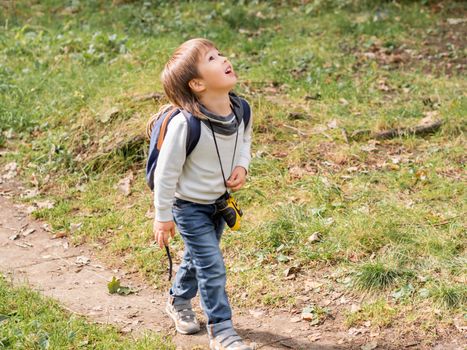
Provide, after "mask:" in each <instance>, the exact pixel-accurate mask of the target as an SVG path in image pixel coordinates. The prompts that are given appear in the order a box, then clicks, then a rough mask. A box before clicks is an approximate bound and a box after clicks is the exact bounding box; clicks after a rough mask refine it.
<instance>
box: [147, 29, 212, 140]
mask: <svg viewBox="0 0 467 350" xmlns="http://www.w3.org/2000/svg"><path fill="white" fill-rule="evenodd" d="M214 47H215V45H214V43H213V42H211V41H209V40H207V39H202V38H197V39H191V40H188V41H185V42H184V43H183V44H182V45H180V46H179V47H178V48H177V49H176V50H175V52H174V54H173V55H172V57H171V58H170V59H169V61H168V62H167V63H166V64H165V67H164V70H163V71H162V74H161V80H162V85H163V87H164V92H165V95H166V96H167V98H168V100H169V102H170V103H169V104H165V105H163V106H162V107H161V108H160V109H159V112H157V113H156V114H155V115H153V116H152V117H151V118H150V119H149V121H148V123H147V126H146V135H147V136H148V138H150V137H151V131H152V127H153V124H154V122H155V121H156V120H157V119H158V118H159V117H160V116H161V115H162V114H164V112H167V111H168V110H170V109H172V108H181V109H184V110H186V111H188V112H190V113H191V114H192V115H194V116H196V117H198V118H204V115H203V114H202V113H201V111H200V102H199V100H198V97H197V96H196V95H195V93H194V92H193V91H192V90H191V88H190V86H189V85H188V83H189V82H190V81H191V80H192V79H196V78H199V77H200V74H199V72H198V68H197V64H198V62H199V59H200V58H201V55H203V54H204V53H205V52H206V51H207V50H209V49H212V48H214Z"/></svg>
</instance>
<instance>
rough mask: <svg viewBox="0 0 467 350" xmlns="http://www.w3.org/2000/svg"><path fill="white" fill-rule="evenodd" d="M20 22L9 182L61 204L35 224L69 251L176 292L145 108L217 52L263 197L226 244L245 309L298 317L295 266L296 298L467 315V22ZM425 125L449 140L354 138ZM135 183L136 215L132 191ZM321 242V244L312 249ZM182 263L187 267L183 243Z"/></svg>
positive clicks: (275, 15) (294, 14) (8, 121)
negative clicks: (332, 286) (305, 295)
mask: <svg viewBox="0 0 467 350" xmlns="http://www.w3.org/2000/svg"><path fill="white" fill-rule="evenodd" d="M15 4H16V5H15V7H11V6H10V5H7V7H6V8H5V9H4V11H0V28H1V29H0V62H1V63H0V92H1V93H0V147H6V148H8V149H11V150H12V153H10V154H7V155H6V156H3V157H0V163H1V164H5V163H7V162H10V161H16V162H18V164H19V166H20V169H21V180H23V181H24V182H25V183H26V184H28V185H31V186H32V185H34V184H36V186H38V188H39V189H40V190H41V194H40V198H42V199H46V198H49V199H53V200H54V201H55V203H56V204H55V207H54V208H52V209H41V210H38V211H36V212H35V213H34V215H35V216H36V217H37V218H40V219H44V220H46V221H48V222H50V223H51V225H52V227H53V229H54V231H55V232H64V233H66V234H68V235H69V236H70V238H71V240H72V242H75V243H83V242H88V243H90V244H92V245H94V246H95V247H96V248H97V249H98V251H99V254H101V255H102V256H103V257H106V261H109V263H111V264H115V265H118V264H122V263H123V264H125V266H126V267H127V268H131V269H132V268H137V269H138V270H139V271H141V272H142V274H143V275H144V276H146V278H147V280H148V281H149V282H150V283H152V284H154V285H155V286H156V287H157V288H159V289H160V290H161V291H162V290H166V289H167V287H168V282H167V281H166V272H167V270H166V264H167V262H166V257H165V255H164V252H162V251H160V250H158V249H157V248H155V247H153V246H151V241H152V232H151V227H152V222H151V219H149V218H148V217H147V216H146V214H147V212H148V210H149V209H150V207H151V202H152V198H151V193H150V191H149V190H148V189H147V188H146V185H145V183H144V159H145V157H146V148H147V143H146V142H145V141H144V140H143V139H142V138H141V136H142V135H143V132H144V127H145V123H146V120H147V119H148V117H149V115H150V114H152V113H154V111H156V110H157V109H158V107H159V105H160V103H161V102H159V101H154V100H147V101H135V100H134V98H133V95H141V94H145V93H148V92H161V91H162V87H161V84H160V82H159V74H160V71H161V69H162V67H163V65H164V63H165V61H166V60H167V59H168V57H169V55H170V53H171V52H172V51H173V49H174V48H175V47H176V46H177V45H179V44H180V43H181V42H182V41H183V40H185V39H187V38H191V37H196V36H203V37H207V38H209V39H212V40H213V41H214V42H216V43H218V45H219V46H220V49H221V50H222V51H223V52H224V53H225V54H226V55H227V56H229V57H230V59H231V60H232V62H233V65H234V66H235V68H236V70H237V71H238V73H239V76H240V82H239V84H238V88H237V89H236V90H237V92H239V93H240V94H243V95H245V96H246V97H247V99H248V100H249V101H250V102H251V104H252V106H253V113H254V133H255V139H254V144H253V159H252V163H251V168H250V172H249V182H248V184H247V185H246V187H245V188H244V189H242V190H241V191H240V192H238V195H237V197H238V199H239V200H240V203H241V204H242V206H243V209H244V212H245V216H244V222H243V228H242V231H241V232H238V233H228V234H226V235H225V239H224V240H223V243H222V244H223V249H224V255H225V258H226V265H227V267H228V270H229V279H228V281H229V282H228V288H229V293H230V295H231V300H232V301H233V303H235V304H236V305H241V306H245V307H251V306H253V305H257V304H263V305H266V306H268V307H282V306H293V305H294V304H296V302H297V300H296V298H295V295H296V290H295V289H294V286H293V284H291V283H287V282H288V281H286V280H284V278H285V277H284V273H283V271H284V270H286V269H287V268H289V267H291V266H298V267H299V268H300V271H301V272H300V273H298V276H297V278H298V280H299V281H300V278H302V276H305V275H306V274H307V273H309V272H316V271H320V270H321V269H323V270H329V269H331V270H334V269H336V270H343V271H346V273H348V274H353V278H354V282H355V283H351V284H348V285H347V284H346V285H344V286H343V287H344V288H348V289H349V292H352V293H355V294H356V295H361V294H363V295H367V293H368V291H371V292H374V293H379V294H381V296H385V297H386V298H387V300H392V296H391V295H392V294H393V293H394V291H395V290H399V289H401V288H404V287H405V286H407V283H410V285H411V286H412V287H413V289H414V290H413V292H411V293H409V294H408V295H407V297H406V298H405V299H404V302H406V301H407V300H409V301H410V302H413V303H414V304H416V305H422V304H423V303H425V302H426V300H425V298H421V297H419V295H420V291H424V290H427V289H429V290H430V291H431V292H430V293H429V294H428V296H427V297H428V298H429V300H430V301H435V302H437V303H439V304H440V305H443V307H448V308H450V310H455V312H456V313H457V312H461V311H460V310H462V308H463V307H465V296H462V295H464V294H465V293H464V292H462V290H460V289H459V288H458V287H457V286H458V285H459V283H461V282H465V259H466V256H465V248H466V244H465V243H466V235H465V225H466V222H465V218H464V215H463V213H465V212H466V203H467V201H466V192H465V185H464V183H465V154H464V153H465V146H466V143H465V137H464V133H465V120H464V119H465V115H466V114H467V99H466V96H465V92H464V91H465V90H466V87H467V86H466V82H465V78H464V77H463V75H462V72H461V71H460V70H456V68H455V67H456V64H458V62H459V61H461V60H462V59H463V60H464V61H465V49H462V47H461V46H462V45H461V44H459V43H458V42H457V41H456V39H455V38H454V37H450V36H449V35H450V34H449V33H452V32H456V34H457V36H458V38H462V37H464V36H465V35H464V34H465V30H464V29H462V28H463V27H461V26H450V25H449V24H447V18H453V17H456V18H457V17H461V16H460V14H465V11H466V7H465V4H463V3H462V2H455V1H451V2H444V3H443V6H444V7H443V9H442V10H441V11H439V12H437V11H434V10H433V7H432V6H431V5H430V4H425V2H409V1H407V2H400V3H395V2H384V1H382V2H374V1H356V0H344V1H334V0H322V1H314V2H309V3H306V4H302V2H298V1H297V2H290V3H287V4H285V3H280V2H275V3H274V6H271V5H270V4H269V3H266V2H244V3H243V4H242V6H236V5H235V4H234V3H233V2H229V1H227V2H224V3H223V4H221V3H219V4H213V3H212V2H205V1H197V2H189V3H180V4H171V3H169V2H165V1H157V2H133V3H128V4H122V5H112V4H111V2H102V1H99V2H98V1H86V2H79V3H77V2H76V3H75V2H70V3H66V4H64V3H62V2H59V1H51V0H49V1H41V2H35V3H32V4H31V3H30V2H23V1H19V2H15ZM2 6H3V5H2ZM193 13H196V14H197V15H196V16H194V15H193ZM447 43H450V45H451V46H449V45H447ZM407 50H408V51H407ZM397 55H402V56H401V57H402V58H400V59H401V60H402V61H401V62H399V63H397V62H394V57H396V56H397ZM429 56H430V57H431V58H429ZM464 69H465V68H464ZM114 107H115V108H117V109H118V113H117V114H116V115H115V116H114V117H112V119H110V120H106V118H105V115H106V112H107V111H109V110H110V109H111V108H114ZM427 115H434V116H435V117H436V118H440V119H442V120H443V121H444V124H443V126H442V128H441V130H440V131H439V132H437V133H435V134H433V135H430V136H427V137H423V138H422V137H415V136H406V137H399V138H395V139H392V140H386V141H377V142H374V141H372V140H367V139H365V138H362V139H360V140H358V139H352V138H349V139H348V142H347V141H346V139H345V137H344V136H343V133H342V129H345V130H346V133H347V135H351V134H352V133H353V132H354V131H358V130H370V131H379V130H383V129H386V128H390V127H401V126H402V127H406V126H413V125H416V124H417V123H419V122H420V120H421V119H422V118H423V117H425V116H427ZM297 130H299V131H297ZM128 172H133V174H134V176H135V180H134V181H133V183H132V193H131V195H130V196H129V197H126V196H124V195H123V194H122V193H120V192H119V191H118V190H117V189H116V188H115V185H116V184H117V183H118V181H119V180H120V179H122V178H123V177H125V176H126V174H128ZM33 179H34V180H33ZM37 199H38V198H32V199H28V200H25V201H27V202H34V201H35V200H37ZM149 216H150V215H149ZM76 224H81V228H80V229H79V230H72V229H71V228H72V227H74V226H73V225H76ZM315 232H319V235H320V237H321V240H320V241H318V242H310V241H309V240H308V239H309V237H310V236H311V235H312V234H313V233H315ZM171 246H172V248H173V250H174V252H175V254H174V255H175V256H176V253H177V252H178V251H181V250H183V242H182V241H181V239H180V237H179V236H176V239H175V240H174V241H173V243H172V244H171ZM175 259H176V260H177V259H178V258H177V257H175ZM388 262H389V263H388ZM304 278H305V277H304ZM434 281H437V283H438V284H435V283H434ZM436 285H441V286H443V287H442V288H441V287H440V288H437V287H435V286H436ZM281 286H282V287H281ZM245 293H247V294H248V296H245ZM463 293H464V294H463ZM370 294H372V293H370ZM422 294H424V293H422ZM406 299H407V300H406ZM398 302H399V301H398ZM398 302H396V303H395V305H391V307H394V308H395V309H397V308H399V307H401V306H400V305H399V304H397V303H398ZM369 315H370V313H369ZM445 317H447V318H449V317H454V316H452V315H449V314H446V316H445Z"/></svg>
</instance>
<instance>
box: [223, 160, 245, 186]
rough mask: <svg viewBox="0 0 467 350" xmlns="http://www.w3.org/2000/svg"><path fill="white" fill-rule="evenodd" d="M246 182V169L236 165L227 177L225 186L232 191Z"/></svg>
mask: <svg viewBox="0 0 467 350" xmlns="http://www.w3.org/2000/svg"><path fill="white" fill-rule="evenodd" d="M245 182H246V169H245V168H244V167H241V166H236V167H235V169H234V170H233V171H232V175H230V177H229V179H228V180H227V187H228V188H230V189H231V190H232V191H237V190H239V189H241V188H242V187H243V185H244V184H245Z"/></svg>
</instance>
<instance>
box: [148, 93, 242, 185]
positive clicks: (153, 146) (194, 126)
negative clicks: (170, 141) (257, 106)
mask: <svg viewBox="0 0 467 350" xmlns="http://www.w3.org/2000/svg"><path fill="white" fill-rule="evenodd" d="M241 102H242V106H243V116H242V119H243V126H244V127H245V129H246V127H247V125H248V123H249V122H250V115H251V110H250V106H249V105H248V102H246V101H245V100H244V99H241ZM179 112H181V113H182V114H183V116H184V117H185V118H186V121H187V124H188V131H187V140H186V156H187V157H188V156H189V155H190V154H191V152H193V150H194V148H195V147H196V145H197V144H198V141H199V137H200V135H201V121H200V120H199V119H198V118H196V117H195V116H193V115H192V114H191V113H189V112H187V111H185V110H182V109H178V108H175V109H172V110H170V109H169V110H168V111H166V112H164V113H163V114H162V115H161V116H160V117H159V118H158V119H157V120H156V121H155V122H154V126H153V128H152V131H151V139H150V142H149V152H148V160H147V163H146V182H147V184H148V186H149V188H150V189H151V191H154V171H155V170H156V166H157V159H158V158H159V152H160V150H161V147H162V143H163V142H164V139H165V135H166V134H167V126H168V125H169V123H170V121H171V120H172V119H173V117H175V116H176V115H177V114H178V113H179Z"/></svg>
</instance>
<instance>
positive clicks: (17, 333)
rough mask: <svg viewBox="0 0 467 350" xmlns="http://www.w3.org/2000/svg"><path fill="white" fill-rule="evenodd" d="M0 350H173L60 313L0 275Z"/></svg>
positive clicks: (153, 339) (155, 338) (163, 340)
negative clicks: (13, 285)
mask: <svg viewBox="0 0 467 350" xmlns="http://www.w3.org/2000/svg"><path fill="white" fill-rule="evenodd" d="M0 349H140V350H143V349H175V346H174V345H173V344H172V342H171V340H170V339H169V338H167V337H163V336H161V335H158V334H154V333H149V332H146V334H144V335H143V336H141V337H140V338H139V339H134V338H133V337H130V336H123V335H121V334H120V333H119V332H118V330H117V329H115V328H113V327H111V326H104V325H98V324H94V323H91V322H89V321H88V320H86V319H84V318H83V317H80V316H76V315H74V314H70V313H69V312H67V311H65V310H63V309H62V308H61V307H60V306H59V305H58V303H57V302H56V301H53V300H51V299H47V298H44V297H41V296H40V295H39V293H37V292H32V291H30V289H29V288H27V287H25V286H21V287H12V286H11V285H10V284H9V283H8V282H7V280H6V278H5V277H3V276H1V275H0Z"/></svg>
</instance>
